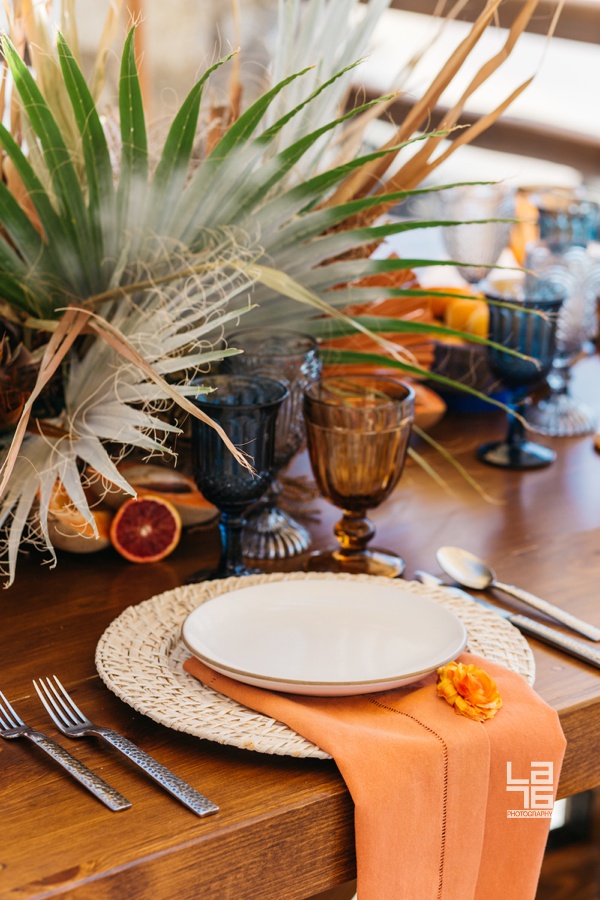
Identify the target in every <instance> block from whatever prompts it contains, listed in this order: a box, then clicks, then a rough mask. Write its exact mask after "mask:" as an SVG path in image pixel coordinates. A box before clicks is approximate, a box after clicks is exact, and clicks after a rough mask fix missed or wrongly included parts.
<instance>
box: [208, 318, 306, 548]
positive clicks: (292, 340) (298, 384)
mask: <svg viewBox="0 0 600 900" xmlns="http://www.w3.org/2000/svg"><path fill="white" fill-rule="evenodd" d="M228 343H229V344H230V345H231V346H232V347H236V348H237V349H238V350H243V353H241V354H240V355H239V356H230V357H228V358H227V359H225V360H224V361H223V365H222V368H223V371H225V372H238V373H240V374H246V375H266V376H267V377H270V378H275V379H276V380H277V381H282V382H283V383H284V384H285V386H286V387H287V389H288V396H287V398H286V400H285V401H284V403H283V404H282V406H281V410H280V412H279V416H278V417H277V428H276V430H275V469H276V472H275V477H274V479H273V482H272V484H271V486H270V487H269V490H268V491H267V493H266V495H265V496H264V497H263V499H262V500H261V501H260V503H259V504H258V505H257V508H256V509H254V510H252V512H251V513H250V514H249V515H248V518H247V521H246V526H245V528H244V535H243V538H242V545H243V552H244V556H246V557H249V558H250V559H269V560H271V559H287V558H288V557H291V556H296V555H298V554H299V553H303V552H304V551H305V550H308V548H309V547H310V544H311V538H310V534H309V532H308V530H307V529H306V528H305V527H304V526H303V525H300V523H299V522H296V521H295V519H293V518H292V517H291V516H290V515H289V513H288V512H286V510H284V509H281V507H280V506H279V503H278V501H279V497H280V495H281V493H282V490H283V487H282V484H281V482H280V481H279V480H278V476H279V473H280V472H281V471H282V470H283V469H285V467H286V466H287V465H288V464H289V463H290V462H291V461H292V459H293V457H294V456H295V455H296V453H298V451H299V450H300V448H301V447H302V445H303V444H304V442H305V439H306V431H305V428H304V419H303V416H302V398H303V396H304V391H305V390H306V388H307V387H308V386H309V385H311V384H313V383H314V382H315V381H317V380H318V379H319V377H320V375H321V360H320V358H319V351H318V347H317V342H316V340H315V339H314V338H313V337H311V336H310V335H307V334H302V333H300V332H296V331H288V330H281V329H276V328H260V329H259V328H254V329H251V328H246V329H242V330H241V331H236V332H234V333H233V334H231V335H230V336H229V339H228Z"/></svg>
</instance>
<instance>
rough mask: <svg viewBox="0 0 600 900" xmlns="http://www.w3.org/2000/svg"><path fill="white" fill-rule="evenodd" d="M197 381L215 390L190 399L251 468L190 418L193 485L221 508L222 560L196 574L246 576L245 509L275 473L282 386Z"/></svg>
mask: <svg viewBox="0 0 600 900" xmlns="http://www.w3.org/2000/svg"><path fill="white" fill-rule="evenodd" d="M196 383H197V384H200V385H202V386H203V387H207V388H211V389H214V390H213V391H212V392H211V393H209V394H202V395H200V396H198V397H196V398H195V399H194V403H195V405H196V406H197V407H198V408H199V409H201V410H202V411H203V412H204V413H206V415H207V416H209V417H210V418H211V419H212V420H213V421H214V422H217V423H218V424H219V425H220V426H221V427H222V428H223V430H224V431H225V433H226V434H227V436H228V437H229V438H230V439H231V441H232V442H233V443H234V444H235V446H236V447H238V448H240V449H241V450H243V451H244V453H246V454H247V455H248V456H249V457H250V461H251V463H252V466H253V470H254V471H250V470H249V469H247V468H245V467H244V466H242V465H241V464H240V463H239V462H238V461H237V460H236V459H235V457H234V456H233V454H232V453H231V452H230V450H229V449H228V448H227V447H226V445H225V444H224V442H223V440H222V439H221V437H220V436H219V434H218V433H217V431H216V430H215V429H214V428H212V427H211V426H210V425H208V424H206V423H204V422H201V421H200V420H199V419H193V420H192V465H193V471H194V479H195V481H196V484H197V485H198V488H199V489H200V490H201V491H202V493H203V494H204V496H205V497H206V499H207V500H208V501H210V502H211V503H214V505H215V506H216V507H217V508H218V509H219V510H220V512H221V519H220V523H219V528H220V531H221V559H220V562H219V565H218V568H217V569H216V571H215V572H214V573H210V574H208V575H207V574H204V575H202V574H201V573H197V575H195V576H193V578H192V580H196V581H197V580H199V578H200V577H212V578H227V577H229V576H230V575H251V574H254V573H255V572H257V571H258V570H256V569H249V568H247V567H246V566H245V565H244V561H243V555H242V528H243V526H244V514H245V512H246V510H247V509H248V508H249V507H251V506H252V505H253V504H254V503H256V501H257V500H260V498H261V497H262V496H263V494H265V493H266V491H267V489H268V487H269V485H270V483H271V480H272V478H273V475H274V472H275V424H276V419H277V413H278V411H279V407H280V406H281V404H282V403H283V401H284V400H285V398H286V397H287V393H288V392H287V388H286V387H285V385H284V384H282V383H281V382H279V381H275V380H274V379H272V378H265V377H263V376H253V377H249V376H245V375H213V376H210V377H207V378H201V379H199V380H198V381H197V382H196Z"/></svg>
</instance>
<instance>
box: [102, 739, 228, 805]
mask: <svg viewBox="0 0 600 900" xmlns="http://www.w3.org/2000/svg"><path fill="white" fill-rule="evenodd" d="M96 734H98V735H100V737H102V738H104V740H105V741H107V742H108V743H109V744H111V745H112V746H113V747H115V748H116V749H117V750H120V752H121V753H123V754H124V755H125V756H126V757H128V759H130V760H131V761H132V762H134V763H135V764H136V765H137V766H139V767H140V769H143V771H144V772H146V774H147V775H149V776H150V777H151V778H153V779H154V781H156V782H157V783H158V784H160V786H161V787H163V788H164V789H165V790H166V791H168V792H169V793H170V794H172V795H173V797H175V798H176V799H177V800H179V801H180V802H181V803H183V804H184V806H187V808H188V809H191V810H192V812H195V813H196V815H198V816H210V815H211V814H212V813H216V812H218V811H219V807H218V806H217V805H216V804H215V803H213V802H212V801H211V800H209V799H208V798H207V797H204V796H203V795H202V794H200V793H199V792H198V791H197V790H196V789H195V788H193V787H192V786H191V785H189V784H187V783H186V782H185V781H182V780H181V778H178V777H177V775H175V774H174V773H173V772H171V770H170V769H167V767H166V766H163V765H162V764H161V763H159V762H158V761H157V760H156V759H154V757H153V756H150V754H148V753H146V752H145V751H144V750H140V748H139V747H136V745H135V744H133V743H132V742H131V741H130V740H128V739H127V738H125V737H123V736H122V735H120V734H118V733H117V732H116V731H112V730H111V729H110V728H98V729H97V730H96Z"/></svg>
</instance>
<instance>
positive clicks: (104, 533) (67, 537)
mask: <svg viewBox="0 0 600 900" xmlns="http://www.w3.org/2000/svg"><path fill="white" fill-rule="evenodd" d="M88 499H90V498H88ZM91 513H92V516H93V518H94V521H95V523H96V531H95V530H94V528H93V526H92V525H91V523H90V522H88V521H87V519H85V518H84V517H83V516H82V515H81V513H80V512H79V510H78V509H77V507H76V506H75V504H74V503H73V501H72V500H71V498H70V497H69V495H68V493H67V491H66V489H65V487H64V486H63V485H62V484H61V482H60V481H57V482H56V484H55V485H54V488H53V490H52V496H51V497H50V503H49V505H48V534H49V536H50V541H51V542H52V546H53V547H56V548H57V549H58V550H66V551H68V552H69V553H96V552H97V551H98V550H104V548H105V547H109V546H110V537H109V529H110V523H111V521H112V517H113V512H112V510H110V509H108V510H107V509H103V508H101V507H100V508H99V507H96V508H92V509H91Z"/></svg>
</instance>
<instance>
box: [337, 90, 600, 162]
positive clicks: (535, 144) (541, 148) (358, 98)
mask: <svg viewBox="0 0 600 900" xmlns="http://www.w3.org/2000/svg"><path fill="white" fill-rule="evenodd" d="M376 96H377V94H376V93H375V92H374V91H367V90H365V89H364V88H363V87H357V88H355V90H354V92H353V95H352V97H351V100H350V106H351V107H352V106H356V105H358V103H364V102H365V100H367V101H368V100H373V99H375V97H376ZM412 105H413V103H412V101H411V100H410V98H408V97H405V96H401V97H398V99H397V100H396V101H395V102H394V103H393V105H392V106H391V107H390V108H388V110H387V111H386V113H385V115H386V116H387V117H389V118H390V119H391V120H392V121H394V122H395V123H400V122H402V120H403V119H404V118H405V116H406V115H407V113H408V112H409V110H410V109H411V107H412ZM446 112H447V109H445V108H442V107H436V108H435V109H433V110H432V111H431V114H430V119H429V121H428V123H427V130H434V129H435V128H436V127H437V126H438V124H439V122H440V121H441V120H442V118H443V116H444V114H445V113H446ZM478 118H479V117H478V115H477V114H475V113H468V112H465V113H464V114H463V115H462V116H461V117H460V119H459V123H458V124H460V125H467V124H472V123H473V122H476V121H477V119H478ZM451 139H452V137H451V136H450V137H449V140H451ZM472 143H473V146H477V147H484V148H486V149H491V150H499V151H501V152H504V153H516V154H519V155H520V156H528V157H533V158H535V159H544V160H548V161H550V162H555V163H560V164H562V165H567V166H571V167H572V168H574V169H577V170H578V171H580V172H581V173H582V174H583V175H584V177H585V176H586V175H594V176H596V177H597V175H598V172H600V140H599V139H598V138H596V137H593V136H591V135H585V134H579V133H577V132H572V131H567V130H565V129H561V128H551V127H549V126H547V125H541V124H539V123H531V122H526V121H524V120H523V119H516V118H510V117H509V116H503V117H502V118H501V119H500V120H499V121H498V122H496V123H495V124H494V125H492V126H491V128H488V129H487V130H486V131H484V132H483V134H481V135H480V136H479V137H478V138H476V139H475V140H474V141H473V142H472Z"/></svg>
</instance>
